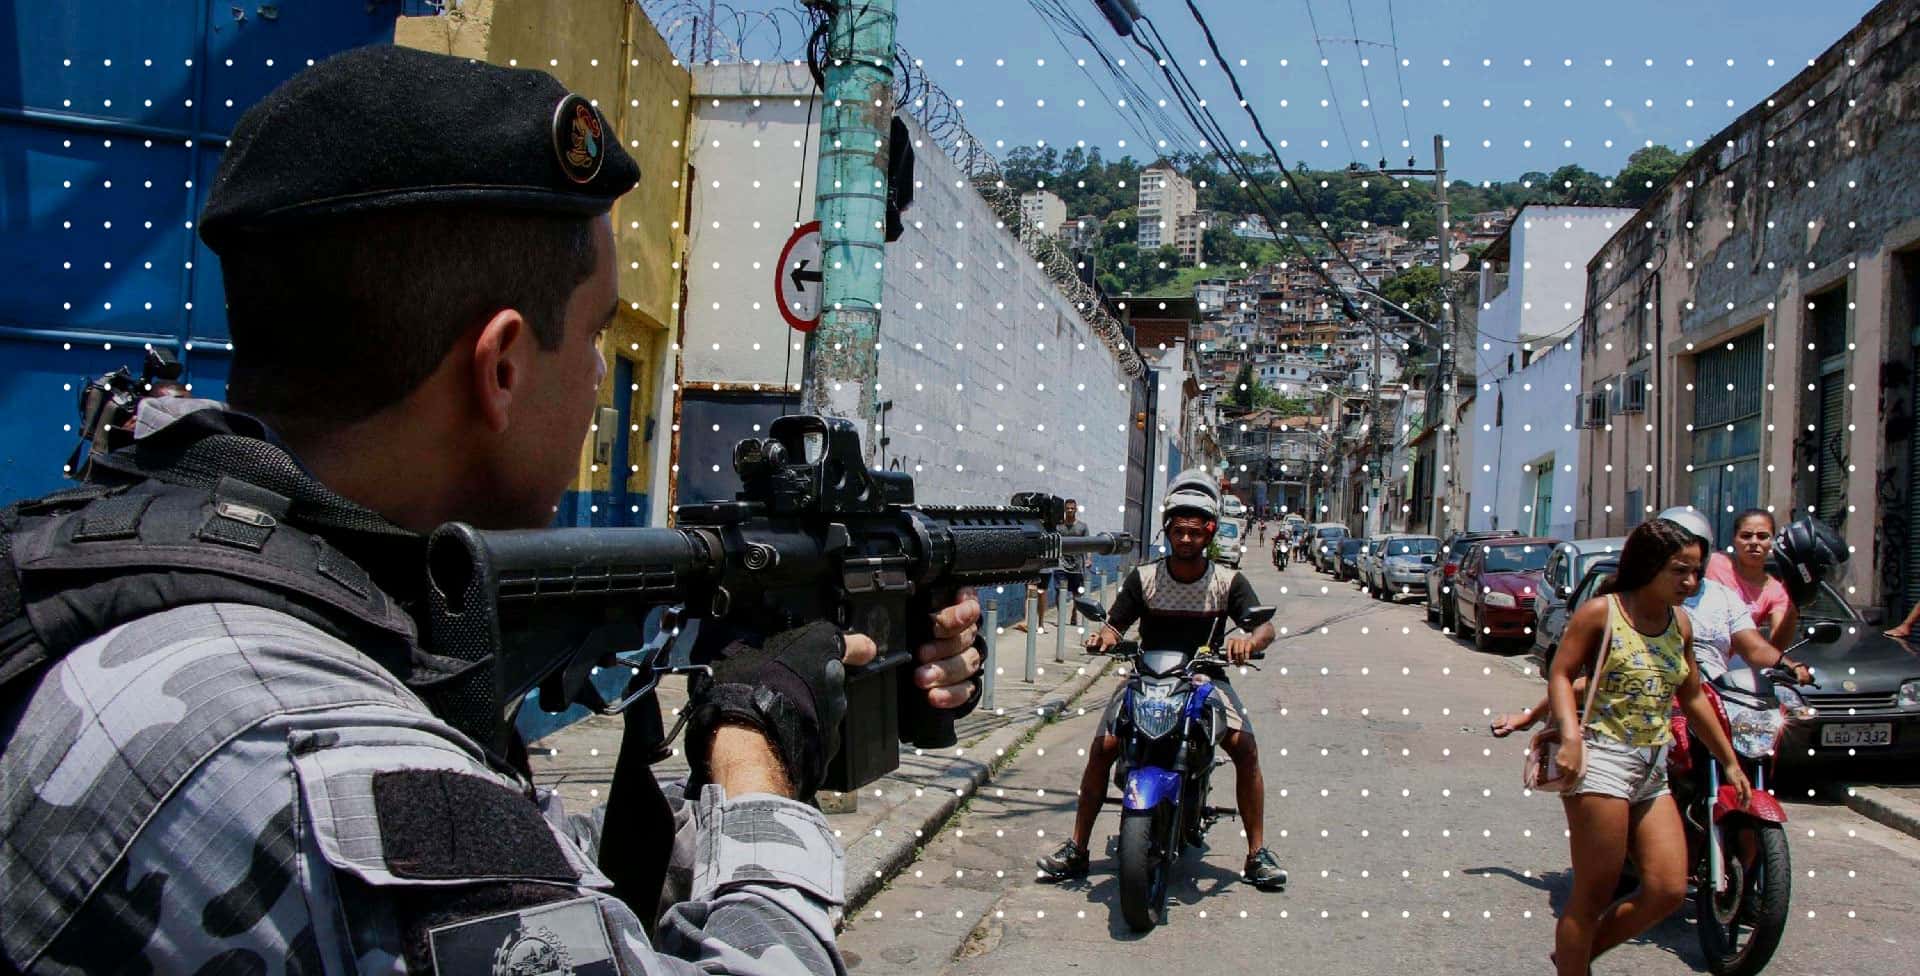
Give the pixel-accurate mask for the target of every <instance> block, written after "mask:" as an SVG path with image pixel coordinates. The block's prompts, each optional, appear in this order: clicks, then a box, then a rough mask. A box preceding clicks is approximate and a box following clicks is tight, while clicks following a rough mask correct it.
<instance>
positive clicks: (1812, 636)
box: [1807, 620, 1847, 644]
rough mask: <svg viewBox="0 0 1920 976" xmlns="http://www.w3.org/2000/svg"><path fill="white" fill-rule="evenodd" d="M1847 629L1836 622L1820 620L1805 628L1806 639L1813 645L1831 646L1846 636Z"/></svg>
mask: <svg viewBox="0 0 1920 976" xmlns="http://www.w3.org/2000/svg"><path fill="white" fill-rule="evenodd" d="M1846 633H1847V628H1845V627H1843V626H1841V625H1840V621H1838V620H1821V621H1818V622H1816V623H1815V624H1814V625H1813V626H1811V627H1808V628H1807V639H1808V640H1810V641H1812V642H1814V643H1815V644H1831V643H1833V642H1834V641H1837V640H1839V639H1840V638H1841V637H1844V636H1846Z"/></svg>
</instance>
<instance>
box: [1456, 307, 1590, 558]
mask: <svg viewBox="0 0 1920 976" xmlns="http://www.w3.org/2000/svg"><path fill="white" fill-rule="evenodd" d="M1481 386H1482V389H1481V390H1480V394H1479V396H1477V397H1475V398H1474V401H1473V416H1472V421H1471V429H1472V434H1473V440H1472V448H1471V450H1472V457H1473V465H1472V469H1471V471H1470V472H1469V474H1470V476H1471V479H1472V480H1471V484H1472V486H1473V487H1472V492H1473V495H1472V506H1473V511H1472V512H1471V513H1469V516H1468V521H1467V526H1468V527H1469V528H1474V529H1491V528H1501V529H1520V530H1522V531H1525V530H1527V529H1528V527H1530V526H1531V525H1532V524H1533V516H1532V513H1531V512H1530V511H1529V510H1528V507H1529V505H1530V504H1531V502H1532V500H1533V489H1534V482H1535V479H1536V477H1537V473H1536V472H1534V471H1530V470H1528V466H1530V465H1534V464H1536V463H1537V462H1539V461H1540V460H1541V459H1542V458H1543V457H1545V456H1547V455H1549V454H1550V455H1552V458H1553V465H1554V475H1553V514H1552V515H1551V516H1550V518H1549V521H1548V531H1547V534H1548V535H1551V536H1554V537H1555V538H1560V539H1571V538H1573V520H1574V512H1575V510H1576V509H1577V508H1578V506H1577V505H1576V504H1575V501H1576V499H1575V493H1576V492H1577V491H1578V485H1579V482H1578V481H1576V478H1578V476H1579V473H1580V456H1579V451H1580V436H1579V435H1580V431H1579V429H1578V428H1577V427H1574V426H1573V423H1574V413H1573V398H1574V392H1575V391H1576V390H1578V389H1579V388H1580V340H1579V336H1578V335H1575V336H1573V337H1571V338H1569V339H1568V340H1567V341H1566V342H1563V343H1560V344H1559V345H1555V346H1553V347H1552V349H1551V351H1549V352H1547V353H1545V354H1543V355H1541V356H1540V357H1539V358H1537V359H1535V360H1534V361H1533V363H1532V364H1531V365H1529V366H1528V367H1527V368H1526V369H1522V370H1518V371H1516V372H1514V373H1513V374H1512V375H1505V370H1504V366H1503V368H1502V375H1499V376H1493V377H1489V378H1488V381H1487V382H1484V383H1482V384H1481ZM1503 398H1504V400H1505V408H1504V411H1502V413H1503V414H1504V416H1503V417H1502V418H1501V419H1502V421H1503V422H1502V423H1501V424H1500V425H1498V426H1495V425H1494V415H1495V411H1496V404H1497V403H1498V402H1500V401H1501V400H1502V399H1503Z"/></svg>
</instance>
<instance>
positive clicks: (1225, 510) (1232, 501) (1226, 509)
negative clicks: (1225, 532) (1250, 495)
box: [1220, 495, 1247, 519]
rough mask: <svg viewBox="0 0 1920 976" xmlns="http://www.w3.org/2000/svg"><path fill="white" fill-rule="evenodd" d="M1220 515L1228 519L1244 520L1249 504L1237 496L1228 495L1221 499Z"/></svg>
mask: <svg viewBox="0 0 1920 976" xmlns="http://www.w3.org/2000/svg"><path fill="white" fill-rule="evenodd" d="M1220 514H1221V515H1222V516H1225V517H1226V518H1235V519H1244V518H1246V516H1247V503H1246V502H1243V501H1241V500H1240V498H1239V496H1237V495H1227V496H1225V497H1223V498H1221V499H1220Z"/></svg>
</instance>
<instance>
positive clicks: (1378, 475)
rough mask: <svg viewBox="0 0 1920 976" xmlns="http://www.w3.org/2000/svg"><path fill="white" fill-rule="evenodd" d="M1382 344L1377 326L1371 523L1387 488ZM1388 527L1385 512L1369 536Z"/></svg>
mask: <svg viewBox="0 0 1920 976" xmlns="http://www.w3.org/2000/svg"><path fill="white" fill-rule="evenodd" d="M1380 342H1381V339H1380V327H1379V326H1377V325H1376V326H1374V328H1373V403H1372V405H1371V406H1372V412H1373V417H1372V419H1371V420H1369V421H1368V425H1367V455H1368V458H1369V460H1370V462H1371V465H1370V466H1371V467H1372V469H1373V470H1372V477H1370V478H1368V479H1367V487H1368V488H1369V489H1370V490H1371V495H1370V496H1369V497H1368V499H1367V513H1368V519H1369V521H1371V520H1372V518H1373V513H1374V512H1375V511H1376V510H1378V508H1379V506H1380V495H1381V493H1382V492H1384V491H1385V490H1386V487H1387V478H1386V472H1384V471H1382V470H1381V464H1380V454H1381V451H1380V445H1381V440H1380V434H1381V430H1380V426H1381V421H1380V381H1381V376H1380ZM1376 485H1378V487H1375V486H1376ZM1386 527H1387V526H1386V519H1385V513H1384V512H1383V513H1381V518H1380V520H1379V521H1378V522H1375V524H1374V527H1373V529H1372V530H1371V531H1369V532H1368V533H1367V534H1368V535H1370V536H1371V535H1378V534H1380V533H1381V532H1383V531H1385V530H1386Z"/></svg>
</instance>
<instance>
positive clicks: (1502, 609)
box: [1453, 536, 1560, 651]
mask: <svg viewBox="0 0 1920 976" xmlns="http://www.w3.org/2000/svg"><path fill="white" fill-rule="evenodd" d="M1559 544H1560V540H1558V539H1548V538H1543V537H1541V536H1521V537H1519V538H1507V539H1482V540H1480V541H1479V542H1477V543H1475V544H1474V546H1473V548H1472V549H1470V550H1468V551H1467V556H1466V558H1465V559H1462V560H1461V561H1460V569H1459V571H1458V572H1455V573H1454V574H1453V620H1454V624H1453V632H1454V633H1455V634H1458V635H1460V636H1461V637H1470V638H1472V639H1473V646H1474V647H1475V648H1477V649H1479V650H1482V651H1491V650H1493V649H1495V647H1496V646H1498V644H1499V643H1500V642H1501V641H1506V640H1512V639H1515V638H1522V637H1524V638H1527V641H1528V643H1529V644H1531V643H1532V639H1533V634H1532V631H1533V624H1534V619H1535V617H1534V605H1535V604H1536V603H1537V602H1538V601H1539V597H1540V574H1541V573H1542V572H1544V571H1545V570H1546V568H1547V558H1548V557H1550V556H1552V555H1553V549H1554V547H1555V546H1557V545H1559Z"/></svg>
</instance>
